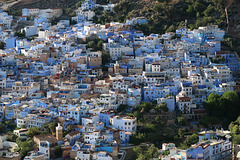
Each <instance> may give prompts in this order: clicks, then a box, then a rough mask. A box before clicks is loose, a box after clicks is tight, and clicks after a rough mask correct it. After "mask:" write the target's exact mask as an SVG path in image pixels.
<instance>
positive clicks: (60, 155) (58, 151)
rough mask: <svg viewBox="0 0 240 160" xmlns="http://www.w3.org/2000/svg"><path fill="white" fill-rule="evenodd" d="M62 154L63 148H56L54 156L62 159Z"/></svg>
mask: <svg viewBox="0 0 240 160" xmlns="http://www.w3.org/2000/svg"><path fill="white" fill-rule="evenodd" d="M62 153H63V150H62V148H61V146H55V151H54V155H55V156H56V158H62Z"/></svg>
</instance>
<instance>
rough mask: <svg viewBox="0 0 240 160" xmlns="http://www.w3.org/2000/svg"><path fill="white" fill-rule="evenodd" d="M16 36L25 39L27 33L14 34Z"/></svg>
mask: <svg viewBox="0 0 240 160" xmlns="http://www.w3.org/2000/svg"><path fill="white" fill-rule="evenodd" d="M14 36H15V37H20V38H23V37H25V32H21V31H16V32H15V33H14Z"/></svg>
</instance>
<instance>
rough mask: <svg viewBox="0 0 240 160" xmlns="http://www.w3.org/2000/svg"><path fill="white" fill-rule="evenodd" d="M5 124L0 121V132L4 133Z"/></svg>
mask: <svg viewBox="0 0 240 160" xmlns="http://www.w3.org/2000/svg"><path fill="white" fill-rule="evenodd" d="M6 129H7V128H6V125H5V124H4V123H2V122H0V133H5V132H6Z"/></svg>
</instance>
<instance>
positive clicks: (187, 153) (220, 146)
mask: <svg viewBox="0 0 240 160" xmlns="http://www.w3.org/2000/svg"><path fill="white" fill-rule="evenodd" d="M230 134H231V133H230V131H224V130H223V129H221V130H215V131H213V130H210V131H201V132H199V135H198V137H199V142H198V143H196V144H193V145H192V146H191V147H190V148H188V149H178V148H177V147H176V146H175V144H174V143H163V144H162V149H161V150H160V156H159V159H161V160H182V159H186V160H194V159H216V160H217V159H223V158H226V157H227V156H228V157H231V153H232V142H231V141H230V139H231V135H230ZM164 153H165V154H164Z"/></svg>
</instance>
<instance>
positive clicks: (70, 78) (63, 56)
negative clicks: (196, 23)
mask: <svg viewBox="0 0 240 160" xmlns="http://www.w3.org/2000/svg"><path fill="white" fill-rule="evenodd" d="M114 6H115V4H107V5H102V4H97V3H96V1H94V0H85V1H83V2H82V3H81V7H79V8H78V9H77V10H75V13H76V16H74V17H72V18H71V20H59V21H58V22H56V20H57V19H58V18H59V17H61V16H62V14H63V9H61V8H49V9H41V8H24V9H22V16H20V17H18V18H17V19H16V17H14V16H13V15H10V14H8V13H7V12H5V11H3V10H1V11H0V41H1V44H0V48H1V49H0V96H1V97H0V123H1V125H0V128H1V131H0V133H1V134H0V157H1V158H2V159H4V160H8V159H9V160H10V159H14V160H18V159H21V158H22V159H24V160H49V159H54V158H63V159H76V160H90V159H91V160H116V159H121V160H124V159H129V158H128V153H127V152H126V151H125V150H124V148H127V147H129V148H131V147H134V146H133V143H132V140H131V137H133V135H135V134H136V133H137V132H138V131H139V127H141V125H142V122H140V121H139V119H138V117H137V116H135V115H134V114H133V113H135V112H134V111H135V109H136V108H137V106H138V105H141V104H150V103H151V104H154V103H155V104H156V105H157V106H160V108H161V107H162V108H164V109H162V108H161V109H160V110H161V111H158V110H157V109H153V108H150V109H149V111H148V113H147V114H144V115H143V117H144V119H145V120H146V119H149V121H150V120H151V119H156V118H157V119H159V120H163V121H166V122H167V124H171V125H175V126H176V124H175V123H176V121H177V118H178V117H182V118H184V120H185V121H187V122H190V123H191V124H193V123H195V122H198V121H199V120H200V119H201V118H202V117H204V116H206V115H207V113H206V111H205V108H204V106H203V103H204V101H206V100H207V99H208V96H209V95H210V94H212V93H214V94H217V95H219V96H222V95H223V94H224V93H226V92H229V91H235V92H237V93H238V92H239V91H240V83H239V82H240V81H239V71H240V68H239V56H238V54H237V53H236V52H230V51H228V50H222V47H221V42H222V41H223V39H224V36H226V32H225V31H224V30H222V29H221V28H219V27H218V26H217V25H208V26H203V27H199V28H198V29H194V30H191V29H189V28H187V27H185V28H179V29H177V30H176V32H167V33H165V34H162V35H159V34H155V33H152V34H150V35H144V33H143V32H142V31H140V30H136V29H134V26H135V25H139V24H144V23H148V20H147V19H146V18H145V17H134V18H131V19H128V20H126V22H125V23H120V22H111V23H107V24H105V25H101V24H95V23H94V22H93V18H94V17H96V16H97V15H95V12H94V9H95V8H98V9H101V10H110V11H113V8H114ZM20 23H29V24H32V25H28V26H24V27H23V28H21V29H20V30H19V31H16V28H17V27H18V24H20ZM143 112H146V108H143V109H142V110H141V111H140V113H143ZM6 122H7V123H6ZM12 126H13V127H12ZM10 132H11V134H10ZM196 133H197V140H198V142H196V143H193V144H190V147H187V148H185V149H181V148H178V147H177V145H175V143H174V141H173V142H171V143H162V144H161V146H162V148H160V149H159V150H158V155H157V156H156V157H155V158H156V159H161V160H183V159H184V160H193V159H209V160H215V159H221V158H224V157H234V159H240V150H239V147H238V145H237V144H233V143H232V134H231V131H229V130H224V129H221V128H218V127H215V128H212V129H211V130H206V129H202V130H198V131H196ZM13 137H15V140H13V139H14V138H13ZM25 142H27V143H25ZM146 145H147V144H146ZM234 148H236V150H234ZM1 158H0V159H1ZM130 159H131V158H130Z"/></svg>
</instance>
